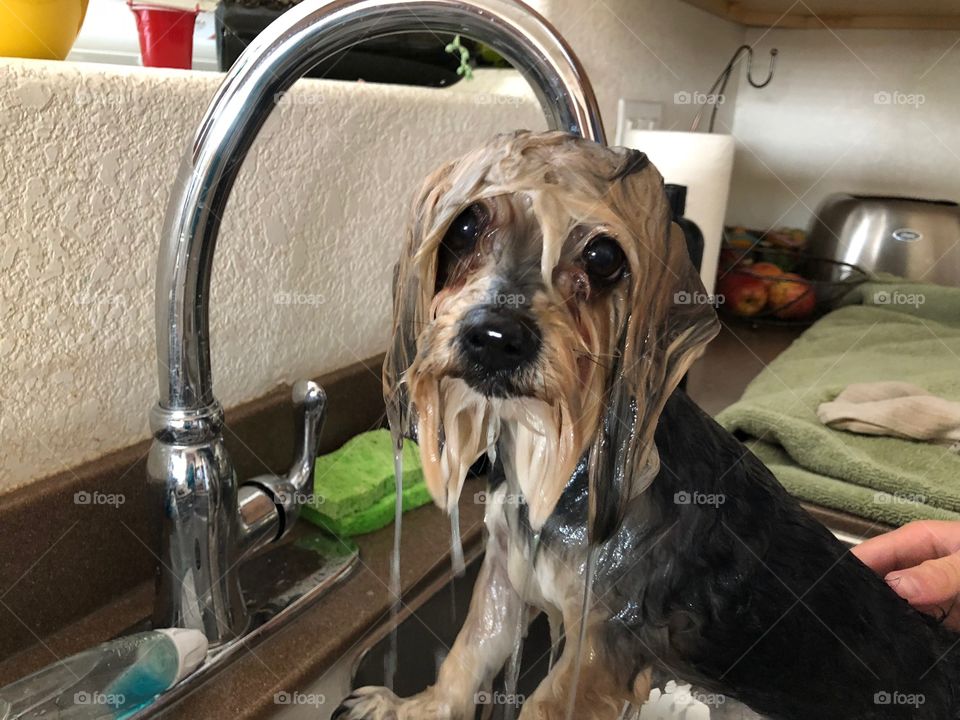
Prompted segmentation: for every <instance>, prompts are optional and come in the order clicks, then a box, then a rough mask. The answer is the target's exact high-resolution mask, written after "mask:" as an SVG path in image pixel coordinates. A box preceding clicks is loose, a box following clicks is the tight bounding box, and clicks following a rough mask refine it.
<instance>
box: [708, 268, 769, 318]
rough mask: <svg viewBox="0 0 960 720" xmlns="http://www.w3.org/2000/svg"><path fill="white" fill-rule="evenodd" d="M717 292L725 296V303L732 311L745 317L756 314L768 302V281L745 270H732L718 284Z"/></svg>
mask: <svg viewBox="0 0 960 720" xmlns="http://www.w3.org/2000/svg"><path fill="white" fill-rule="evenodd" d="M717 292H719V293H720V294H721V295H722V296H723V304H724V305H725V306H726V307H728V308H729V309H730V311H731V312H733V313H736V314H737V315H742V316H743V317H752V316H753V315H756V314H757V313H759V312H760V311H761V310H763V307H764V305H766V304H767V286H766V282H765V281H764V280H761V279H760V278H756V277H753V276H752V275H750V274H749V273H747V272H745V271H743V270H732V271H730V272H728V273H727V274H726V275H724V276H723V277H722V278H721V279H720V282H719V283H718V284H717Z"/></svg>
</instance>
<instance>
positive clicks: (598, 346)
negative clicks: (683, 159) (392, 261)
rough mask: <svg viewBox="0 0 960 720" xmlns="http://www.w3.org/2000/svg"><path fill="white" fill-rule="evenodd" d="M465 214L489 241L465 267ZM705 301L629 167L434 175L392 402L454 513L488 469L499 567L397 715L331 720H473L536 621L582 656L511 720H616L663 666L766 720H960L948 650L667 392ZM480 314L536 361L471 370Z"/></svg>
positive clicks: (537, 145) (543, 149) (489, 156)
mask: <svg viewBox="0 0 960 720" xmlns="http://www.w3.org/2000/svg"><path fill="white" fill-rule="evenodd" d="M471 208H474V209H473V210H471V211H470V214H468V215H470V217H468V218H467V221H469V222H468V223H467V227H469V228H471V229H472V228H474V227H475V225H482V227H481V228H480V230H479V231H478V234H477V237H476V242H475V244H472V245H470V246H469V248H468V250H467V251H466V252H459V249H462V248H459V249H458V251H457V252H454V253H452V254H451V252H450V245H451V242H452V241H451V232H453V231H452V229H451V227H452V225H453V224H454V223H455V222H461V220H462V218H464V215H463V213H464V212H465V211H466V210H468V209H471ZM477 218H480V220H482V223H479V222H478V223H474V224H470V223H472V222H473V220H476V219H477ZM597 238H602V239H603V241H604V242H607V243H609V241H610V239H612V240H613V241H615V242H616V243H617V244H618V246H619V248H620V249H621V250H622V254H623V258H624V263H625V268H624V270H623V272H622V273H619V274H618V275H616V276H615V277H614V276H611V278H607V279H601V278H597V277H596V276H595V275H594V274H591V273H592V269H591V266H590V265H589V262H588V261H587V260H586V258H587V256H588V254H589V248H590V247H592V245H591V243H595V242H596V241H597ZM601 280H602V281H601ZM703 297H705V295H704V292H703V287H702V285H701V284H700V281H699V278H698V276H697V274H696V272H695V270H694V269H693V267H692V266H691V263H690V261H689V258H688V257H687V254H686V248H685V245H684V243H683V241H682V238H680V237H678V235H677V234H676V228H675V226H673V225H672V224H671V222H670V217H669V211H668V207H667V203H666V198H665V196H664V192H663V182H662V178H661V177H660V175H659V174H658V173H657V171H656V169H655V168H654V167H653V166H652V165H650V164H649V163H648V162H647V161H646V158H645V157H644V156H643V155H642V154H641V153H637V152H636V151H631V150H626V149H622V148H604V147H601V146H599V145H596V144H595V143H591V142H588V141H585V140H582V139H578V138H575V137H572V136H570V135H567V134H564V133H556V132H553V133H540V134H537V133H527V132H522V133H517V134H514V135H510V136H501V137H498V138H496V139H494V140H493V141H492V142H490V143H488V144H487V145H485V146H483V147H482V148H479V149H478V150H476V151H474V152H472V153H469V154H468V155H466V156H465V157H463V158H461V159H459V160H457V161H455V162H452V163H449V164H447V165H445V166H444V167H442V168H441V169H440V170H438V171H437V172H436V173H435V174H434V175H433V176H431V178H429V179H428V181H427V183H426V184H425V186H424V189H423V191H422V192H421V194H420V196H419V198H418V199H417V202H416V203H415V207H414V217H413V220H412V222H411V224H410V227H409V230H408V234H407V238H406V242H405V246H404V249H403V252H402V255H401V261H400V263H399V264H398V267H397V271H396V276H395V288H394V333H393V344H392V346H391V348H390V351H389V353H388V357H387V360H386V362H385V365H384V391H385V398H386V400H387V403H388V409H389V411H390V413H391V416H392V417H394V418H396V420H397V422H399V423H400V424H401V427H402V429H403V431H404V432H405V434H406V435H407V436H408V437H416V438H417V439H418V442H419V445H420V451H421V455H422V460H423V465H424V473H425V476H426V480H427V485H428V487H429V489H430V492H431V494H432V495H433V497H434V500H435V501H436V502H437V504H438V505H440V506H441V507H443V508H445V509H448V510H449V509H450V508H451V507H453V506H454V504H455V503H456V502H457V501H458V499H459V495H460V491H461V488H462V484H463V479H464V477H465V475H466V472H467V469H468V468H469V467H470V466H471V464H472V463H473V462H474V461H475V460H476V459H477V458H478V457H480V456H481V455H482V454H484V453H488V454H489V455H490V457H491V458H492V459H493V460H494V462H493V463H492V471H491V473H490V484H491V487H490V492H489V494H488V504H487V508H486V525H487V530H488V541H487V549H486V554H485V557H484V561H483V568H482V570H481V573H480V576H479V578H478V581H477V584H476V587H475V590H474V596H473V600H472V602H471V606H470V610H469V613H468V616H467V619H466V621H465V623H464V627H463V629H462V631H461V633H460V635H459V636H458V638H457V640H456V642H455V644H454V646H453V648H452V649H451V652H450V653H449V655H448V656H447V658H446V660H445V661H444V663H443V664H442V666H441V668H440V670H439V673H438V678H437V683H436V684H435V685H433V686H432V687H431V688H429V689H428V690H427V691H425V692H424V693H421V694H420V695H418V696H415V697H413V698H406V699H404V698H397V697H396V696H394V695H393V694H392V693H391V692H390V691H389V690H386V689H384V688H363V689H361V690H358V691H356V692H355V693H354V694H353V695H351V697H350V698H348V699H347V700H346V701H345V702H344V704H343V705H342V706H341V707H340V708H339V709H338V711H337V714H336V715H335V716H336V717H340V718H351V719H359V718H370V719H377V720H387V719H388V718H389V719H395V720H407V719H413V718H417V719H418V720H429V719H431V718H450V719H463V720H467V719H469V718H473V716H474V699H475V694H476V693H477V692H478V690H481V689H483V688H485V687H487V686H488V684H489V682H490V681H491V680H492V678H493V676H494V675H495V674H496V673H497V672H498V671H499V669H500V668H501V667H502V665H503V663H504V662H505V661H506V659H507V657H508V656H509V655H510V652H511V650H512V649H513V644H514V635H515V632H516V618H517V617H518V613H520V612H522V611H523V610H524V608H525V606H528V605H529V606H532V607H534V608H537V609H541V610H543V611H545V612H546V613H547V615H548V617H549V618H550V620H551V624H553V625H554V626H557V625H562V627H563V630H564V631H565V634H566V636H567V638H568V640H567V642H566V643H565V644H564V650H563V653H562V655H561V657H560V659H559V661H558V662H557V663H556V664H555V665H554V667H553V668H552V670H551V671H550V673H549V675H548V677H547V678H546V679H545V680H544V681H543V683H542V684H541V685H540V686H539V687H538V689H537V691H536V692H535V693H534V695H533V696H531V697H530V698H527V700H526V702H525V704H524V706H523V709H522V712H521V715H520V717H521V720H530V719H542V720H547V719H551V720H554V719H563V718H567V717H572V718H578V719H579V718H583V719H584V720H606V719H608V718H609V720H614V719H615V718H617V717H619V715H620V712H621V710H622V708H623V705H624V703H625V702H632V703H635V704H636V705H639V704H641V703H642V702H643V700H644V699H645V698H646V695H647V693H648V692H649V678H650V669H651V668H652V667H655V666H656V667H659V668H661V669H664V670H666V671H667V672H668V673H671V674H673V675H675V676H678V677H682V678H684V679H686V680H690V681H693V682H695V683H697V684H698V685H701V686H703V687H704V688H707V689H709V690H711V691H713V692H715V693H722V694H724V695H727V696H730V697H734V698H737V699H739V700H741V701H743V702H745V703H746V704H747V705H749V706H750V707H752V708H753V709H754V710H756V711H758V712H762V713H764V714H766V715H768V716H769V717H771V718H781V719H783V720H807V719H809V718H818V719H819V718H822V719H827V720H831V719H834V718H836V719H841V718H843V719H846V718H856V719H858V720H871V719H874V718H877V719H879V718H919V719H921V720H923V719H929V720H934V719H936V720H945V719H950V718H960V692H958V689H957V682H958V678H960V674H958V673H960V661H958V659H957V657H958V654H960V651H958V650H957V648H955V647H954V644H955V643H958V641H960V638H958V637H957V636H955V635H953V634H952V633H949V632H948V631H946V630H945V629H943V628H942V627H940V626H939V625H937V623H936V622H934V621H933V620H931V619H930V618H928V617H926V616H924V615H921V614H920V613H918V612H917V611H915V610H913V609H912V608H910V607H909V606H908V605H907V604H906V603H905V601H903V600H902V599H901V598H899V597H898V596H897V595H896V594H895V593H894V592H893V591H892V590H891V589H890V588H889V587H887V585H886V584H885V583H884V582H883V581H882V580H881V579H880V578H878V577H876V576H875V575H874V574H873V573H872V572H871V571H870V570H869V569H868V568H866V567H865V566H864V565H863V564H862V563H860V562H859V561H858V560H857V559H856V558H855V557H854V556H853V555H852V554H850V553H849V551H848V550H847V549H846V548H845V546H843V545H842V544H841V543H840V542H839V541H838V540H836V539H835V538H834V537H833V536H832V535H831V534H830V533H829V532H828V531H827V530H826V529H824V528H823V527H822V526H821V525H820V524H819V523H817V522H816V521H815V520H814V519H813V518H811V517H810V516H809V515H808V514H807V513H806V512H805V511H804V510H803V509H802V508H801V507H800V506H799V504H798V503H797V502H796V501H795V500H794V499H793V498H791V497H790V496H789V495H788V494H787V493H786V492H785V491H784V490H783V488H782V487H781V486H780V485H779V484H778V483H777V481H776V480H775V479H774V478H773V476H772V474H771V473H770V471H769V470H768V469H767V468H766V467H764V466H763V465H762V464H761V463H760V462H759V461H758V460H757V459H756V458H755V457H754V456H753V455H752V454H751V453H750V452H749V451H748V450H747V449H746V448H745V447H743V445H741V444H740V443H739V442H738V441H737V440H736V439H735V438H733V437H732V436H731V435H730V434H729V433H727V432H726V431H725V430H723V429H722V428H720V427H719V426H718V425H717V424H716V423H715V422H714V421H713V420H712V419H711V418H710V417H708V416H707V415H706V414H705V413H704V412H703V411H702V410H700V409H699V408H698V407H697V406H696V405H695V404H694V403H693V402H692V401H690V399H689V398H687V396H686V395H685V394H684V393H683V391H682V390H678V389H677V384H678V383H679V380H680V378H681V377H682V376H683V374H684V373H685V372H686V370H687V369H688V368H689V366H690V364H691V363H692V362H693V361H694V360H695V359H696V357H697V356H698V355H699V354H700V353H701V352H702V349H703V347H704V346H705V344H706V343H707V342H708V341H709V340H710V339H711V338H712V337H713V336H714V335H715V334H716V331H717V329H718V322H717V319H716V316H715V313H714V311H713V308H712V307H711V306H710V305H708V304H706V303H697V302H693V303H690V302H689V299H691V298H694V299H695V298H703ZM504 302H505V303H507V304H508V305H509V308H508V309H506V310H501V308H500V307H499V305H500V304H501V303H504ZM477 308H483V309H485V311H487V310H489V311H490V312H493V313H500V312H501V311H502V312H503V313H508V314H509V317H511V318H514V317H515V318H517V322H521V323H533V324H535V329H536V333H537V334H536V337H537V338H538V342H539V345H538V349H537V352H536V357H535V358H533V359H531V360H529V362H525V364H523V365H522V366H518V367H517V369H516V370H515V371H509V372H501V371H499V370H498V371H497V372H495V373H490V372H478V371H477V369H476V368H471V367H469V363H468V361H467V355H468V353H466V352H465V350H464V347H463V342H464V340H463V337H464V322H465V317H467V315H468V313H471V312H472V311H475V310H476V309H477ZM528 329H529V328H528ZM528 336H531V337H532V335H529V333H528ZM518 499H521V500H520V501H518ZM534 547H536V548H537V551H536V553H535V555H534V553H533V551H532V549H533V548H534ZM588 553H593V554H594V557H595V584H594V588H593V593H592V597H591V600H590V606H589V608H588V609H587V611H586V612H584V608H583V597H584V581H585V580H584V578H585V575H586V572H585V570H586V564H587V558H588ZM522 594H525V595H524V596H523V597H521V595H522ZM584 617H585V618H586V631H585V633H584V642H583V644H582V646H581V645H580V644H579V643H578V642H575V641H574V640H575V639H576V638H577V637H578V635H579V633H580V626H581V618H584ZM578 651H579V663H578V662H577V660H578V658H577V653H578ZM578 666H579V667H578ZM577 670H578V671H577ZM574 687H575V688H576V692H575V693H573V692H572V691H573V689H574ZM571 697H575V706H574V707H573V708H572V709H571V708H570V707H569V702H570V698H571Z"/></svg>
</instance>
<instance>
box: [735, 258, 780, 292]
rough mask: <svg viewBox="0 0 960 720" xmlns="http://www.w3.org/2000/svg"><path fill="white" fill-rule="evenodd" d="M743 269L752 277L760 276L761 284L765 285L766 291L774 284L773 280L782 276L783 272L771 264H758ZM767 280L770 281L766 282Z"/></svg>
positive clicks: (777, 266)
mask: <svg viewBox="0 0 960 720" xmlns="http://www.w3.org/2000/svg"><path fill="white" fill-rule="evenodd" d="M744 269H745V270H746V271H747V272H749V273H751V274H753V275H762V276H763V282H764V283H765V284H766V286H767V290H769V289H770V286H771V285H775V284H776V283H775V282H774V281H773V278H778V277H781V276H782V275H783V270H781V269H780V266H779V265H774V264H773V263H772V262H758V263H754V264H753V265H750V266H748V267H746V268H744ZM767 278H771V279H770V280H767Z"/></svg>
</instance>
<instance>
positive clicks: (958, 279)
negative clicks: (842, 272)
mask: <svg viewBox="0 0 960 720" xmlns="http://www.w3.org/2000/svg"><path fill="white" fill-rule="evenodd" d="M807 249H808V252H809V253H810V254H811V255H816V256H819V257H824V258H831V259H833V260H839V261H841V262H845V263H850V264H851V265H856V266H858V267H860V268H862V269H864V270H866V271H868V272H887V273H892V274H894V275H899V276H900V277H904V278H907V279H909V280H923V281H926V282H933V283H938V284H940V285H953V286H960V205H958V204H957V203H955V202H950V201H947V200H921V199H917V198H906V197H883V196H878V195H848V194H846V193H838V194H834V195H830V196H828V197H827V198H826V199H825V200H824V201H823V202H822V203H821V204H820V207H819V208H818V210H817V214H816V217H815V219H814V223H813V227H812V229H811V230H810V235H809V238H808V244H807ZM821 279H824V280H828V279H830V280H837V279H841V278H836V277H829V278H826V277H825V278H821Z"/></svg>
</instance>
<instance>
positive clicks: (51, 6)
mask: <svg viewBox="0 0 960 720" xmlns="http://www.w3.org/2000/svg"><path fill="white" fill-rule="evenodd" d="M87 2H88V0H46V2H38V0H2V2H0V55H2V56H4V57H23V58H40V59H42V60H63V59H64V58H65V57H67V55H68V54H69V53H70V48H72V47H73V42H74V41H75V40H76V39H77V35H78V34H79V33H80V27H81V25H83V18H84V16H85V15H86V12H87Z"/></svg>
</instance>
